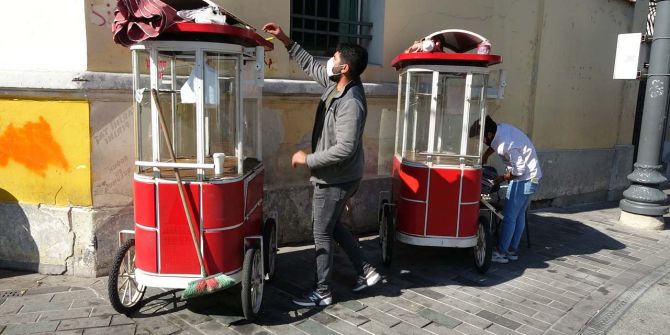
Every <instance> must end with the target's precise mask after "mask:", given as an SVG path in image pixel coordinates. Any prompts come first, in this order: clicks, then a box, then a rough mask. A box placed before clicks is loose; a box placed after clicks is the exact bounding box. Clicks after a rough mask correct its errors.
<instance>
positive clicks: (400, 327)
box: [391, 322, 431, 334]
mask: <svg viewBox="0 0 670 335" xmlns="http://www.w3.org/2000/svg"><path fill="white" fill-rule="evenodd" d="M391 329H393V330H394V331H397V332H399V333H402V334H431V333H430V332H428V331H426V330H424V329H421V328H419V327H416V326H414V325H412V324H409V323H407V322H401V323H399V324H397V325H395V326H393V327H391Z"/></svg>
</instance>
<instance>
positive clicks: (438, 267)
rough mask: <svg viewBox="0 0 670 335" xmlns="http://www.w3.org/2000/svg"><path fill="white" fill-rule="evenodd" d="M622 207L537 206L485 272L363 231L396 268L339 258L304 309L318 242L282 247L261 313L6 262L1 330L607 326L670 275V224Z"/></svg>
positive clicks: (551, 329) (228, 300)
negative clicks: (365, 283)
mask: <svg viewBox="0 0 670 335" xmlns="http://www.w3.org/2000/svg"><path fill="white" fill-rule="evenodd" d="M615 206H616V205H610V206H606V205H602V206H599V207H594V206H590V207H581V208H571V209H564V210H556V209H552V210H541V211H535V212H533V213H532V214H530V232H531V242H532V245H531V247H530V248H525V245H526V244H525V243H526V241H525V240H524V241H522V244H523V245H524V248H523V250H522V253H521V257H520V259H519V261H516V262H512V263H510V264H505V265H499V264H493V265H492V267H491V269H490V270H489V272H488V273H487V274H485V275H480V274H478V273H477V272H476V271H475V270H474V267H473V265H472V262H473V261H472V256H471V254H470V253H469V252H468V251H467V250H457V249H443V248H420V247H413V246H406V245H401V246H399V247H398V248H397V249H396V258H395V259H394V263H393V264H392V266H391V267H384V266H382V265H380V264H378V263H379V258H380V255H379V245H378V240H377V239H376V237H374V236H373V237H367V238H362V239H361V242H362V243H361V245H362V248H363V249H364V252H365V254H366V255H367V256H368V257H369V258H370V260H371V261H373V262H374V263H375V264H376V265H377V266H378V269H379V271H380V272H382V273H383V275H384V276H385V278H384V280H383V282H382V283H380V284H378V285H377V286H375V287H372V288H370V289H369V290H368V291H367V292H365V293H363V294H354V293H351V292H350V288H351V286H352V285H353V284H354V273H353V271H352V270H351V269H350V265H349V262H348V260H347V258H346V256H345V255H344V254H342V253H341V252H338V254H337V255H336V256H335V264H336V266H335V269H336V270H335V273H334V282H335V287H334V293H333V294H334V297H335V302H334V304H333V305H331V306H329V307H327V308H321V309H311V310H310V309H297V308H295V307H294V306H293V305H292V304H291V302H290V298H291V297H293V296H295V295H300V294H302V293H303V292H304V291H305V289H306V288H309V287H310V286H311V285H312V280H313V278H314V270H313V266H314V265H313V249H312V247H311V246H306V247H285V248H282V249H281V251H280V255H279V260H278V266H279V268H278V272H277V276H276V278H275V279H274V280H273V281H272V282H271V283H269V284H268V285H266V287H265V297H264V302H263V308H262V314H261V316H260V317H259V319H258V320H257V321H256V322H255V323H246V322H245V321H244V320H242V318H241V307H240V298H239V288H238V287H233V288H231V289H229V290H227V291H224V292H221V293H219V294H216V295H212V296H208V297H205V298H200V299H195V300H192V301H189V302H181V301H180V300H179V294H180V292H179V291H174V290H173V291H170V290H162V289H156V288H150V289H148V290H147V292H146V294H145V296H144V300H143V304H144V306H143V307H142V308H141V309H140V311H139V312H137V313H136V314H134V315H131V316H130V317H126V316H124V315H120V314H118V313H116V312H114V310H113V309H112V308H111V307H110V305H109V302H108V299H107V293H106V285H107V279H106V278H95V279H90V278H73V277H65V276H44V275H39V274H26V273H17V272H11V271H3V270H0V334H2V335H9V334H26V333H39V332H55V333H62V334H172V333H192V334H305V333H306V334H529V335H534V334H576V333H586V334H604V333H606V332H607V330H608V329H609V327H611V325H612V324H614V322H616V320H617V319H618V318H619V317H620V316H621V314H622V313H623V312H625V310H626V309H627V306H629V305H630V303H632V302H634V301H635V299H636V297H639V296H640V294H642V293H643V292H644V291H645V290H646V288H648V287H649V286H651V285H653V284H654V283H655V282H656V281H657V280H658V279H660V278H662V277H664V276H666V275H667V274H668V273H670V262H669V261H670V252H669V251H670V250H669V248H670V232H669V231H661V232H644V231H636V230H630V229H627V228H624V227H620V226H618V225H617V224H616V223H617V219H618V215H619V209H618V208H617V207H615Z"/></svg>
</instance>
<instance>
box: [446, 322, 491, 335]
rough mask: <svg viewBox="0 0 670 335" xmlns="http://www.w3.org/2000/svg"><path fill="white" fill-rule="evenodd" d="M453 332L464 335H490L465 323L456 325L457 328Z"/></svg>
mask: <svg viewBox="0 0 670 335" xmlns="http://www.w3.org/2000/svg"><path fill="white" fill-rule="evenodd" d="M454 330H458V331H459V332H461V333H463V334H466V335H482V334H486V335H490V334H491V333H487V332H486V331H485V330H483V329H479V328H477V327H475V326H473V325H470V324H467V323H461V324H460V325H458V327H456V328H454Z"/></svg>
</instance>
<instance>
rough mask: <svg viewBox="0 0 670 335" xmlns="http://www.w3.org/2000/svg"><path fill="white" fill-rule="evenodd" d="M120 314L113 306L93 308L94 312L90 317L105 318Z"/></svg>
mask: <svg viewBox="0 0 670 335" xmlns="http://www.w3.org/2000/svg"><path fill="white" fill-rule="evenodd" d="M116 314H119V312H117V311H115V310H114V308H113V307H112V306H96V307H93V311H92V312H91V315H90V316H104V315H116Z"/></svg>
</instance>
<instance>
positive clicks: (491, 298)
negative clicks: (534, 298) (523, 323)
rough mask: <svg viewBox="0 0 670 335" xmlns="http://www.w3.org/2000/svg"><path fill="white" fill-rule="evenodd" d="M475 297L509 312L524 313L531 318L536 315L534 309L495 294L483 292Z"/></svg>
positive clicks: (468, 291)
mask: <svg viewBox="0 0 670 335" xmlns="http://www.w3.org/2000/svg"><path fill="white" fill-rule="evenodd" d="M466 292H467V293H470V294H473V293H472V292H471V291H470V290H467V291H466ZM474 296H476V297H477V298H481V299H483V300H485V301H488V302H490V303H492V304H496V305H498V306H500V307H502V308H507V309H509V310H513V311H517V312H519V313H522V314H526V315H529V316H530V315H533V314H535V310H534V309H532V308H529V307H527V306H524V305H523V304H519V303H515V302H513V301H510V300H507V299H501V298H500V297H498V296H495V295H493V294H489V293H486V292H481V293H477V294H474Z"/></svg>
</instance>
